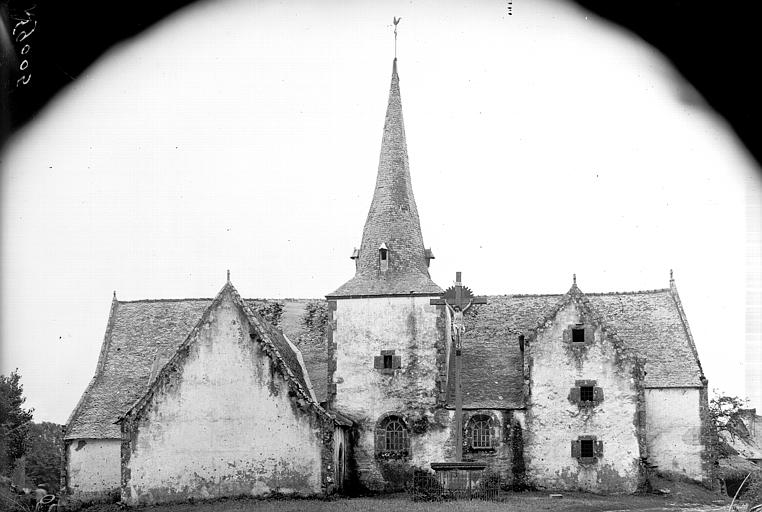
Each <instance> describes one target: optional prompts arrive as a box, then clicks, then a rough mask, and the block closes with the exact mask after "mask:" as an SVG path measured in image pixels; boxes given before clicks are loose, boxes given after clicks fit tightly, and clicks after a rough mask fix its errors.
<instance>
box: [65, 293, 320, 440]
mask: <svg viewBox="0 0 762 512" xmlns="http://www.w3.org/2000/svg"><path fill="white" fill-rule="evenodd" d="M212 300H213V299H169V300H139V301H118V300H116V299H114V300H113V302H112V305H111V312H110V315H109V321H108V325H107V328H106V334H105V336H104V340H103V346H102V348H101V354H100V357H99V360H98V365H97V367H96V372H95V376H94V377H93V379H92V380H91V382H90V384H89V385H88V387H87V389H86V390H85V392H84V394H83V395H82V397H81V398H80V400H79V403H78V404H77V406H76V407H75V409H74V411H73V412H72V414H71V416H70V417H69V419H68V421H67V431H66V439H82V438H94V439H101V438H106V439H118V438H120V437H121V433H120V429H119V426H118V425H115V424H114V422H115V421H116V420H117V419H118V418H119V417H120V416H121V415H123V414H124V413H125V412H126V411H127V410H128V409H129V408H130V407H131V406H132V405H133V404H134V403H135V402H136V401H137V400H138V399H139V398H140V397H141V396H142V395H143V394H144V393H145V392H146V390H147V389H148V386H149V384H150V382H152V380H153V379H154V378H155V377H156V375H157V374H158V372H159V371H160V370H161V368H162V367H163V366H164V365H165V364H166V363H167V361H169V359H170V358H171V357H172V356H173V354H174V353H175V351H176V350H177V348H178V347H179V346H180V344H181V343H182V342H183V341H184V340H185V339H186V338H187V336H188V334H189V333H190V332H191V330H192V329H193V327H194V326H195V325H196V323H197V322H198V321H199V319H200V318H201V316H202V314H203V313H204V311H205V310H206V309H207V308H208V307H209V305H210V304H211V303H212ZM262 302H263V301H262V300H256V299H247V300H246V303H247V304H248V305H249V306H251V307H252V309H255V310H256V307H257V306H258V305H260V304H262ZM284 302H285V308H284V313H283V316H282V317H281V325H282V327H283V330H284V332H285V334H286V336H288V337H289V338H291V337H292V336H294V337H293V338H291V339H294V340H299V339H300V338H305V337H306V336H308V335H309V334H310V333H309V332H307V331H308V330H307V329H305V328H303V327H300V326H299V309H300V307H301V308H302V309H303V308H304V305H305V304H306V303H307V301H290V302H289V301H284ZM272 331H273V330H269V331H268V332H269V333H272ZM274 339H275V340H277V341H275V343H277V344H278V349H279V352H280V353H281V354H284V358H285V359H286V360H287V361H288V365H289V367H291V368H292V369H295V370H296V371H295V373H296V374H301V370H300V368H301V365H300V364H298V358H297V356H296V354H294V351H293V349H291V348H290V347H289V346H288V343H287V342H286V341H285V340H283V339H282V337H281V336H277V335H275V336H274ZM323 352H325V351H323ZM303 358H304V366H305V367H306V368H307V371H308V372H309V373H310V374H312V373H313V372H314V374H315V375H321V374H322V375H327V355H325V356H324V357H320V355H319V354H318V350H315V349H314V348H313V349H311V350H310V351H309V352H308V355H307V356H303ZM299 378H300V379H301V381H302V382H303V384H304V386H305V387H308V379H309V377H308V376H303V375H299ZM309 381H311V382H312V383H313V390H314V391H315V395H316V399H317V400H318V402H321V401H324V400H325V394H326V379H325V377H324V378H317V379H309Z"/></svg>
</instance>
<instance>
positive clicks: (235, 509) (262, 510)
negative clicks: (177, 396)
mask: <svg viewBox="0 0 762 512" xmlns="http://www.w3.org/2000/svg"><path fill="white" fill-rule="evenodd" d="M670 491H671V492H670V494H669V495H666V496H658V495H653V494H649V495H634V496H631V495H625V496H596V495H592V494H585V493H568V492H564V493H560V494H562V495H563V497H562V498H551V497H550V494H551V493H548V492H526V493H506V494H505V495H504V496H502V497H501V500H500V501H498V502H484V501H457V502H413V501H411V500H410V499H409V498H408V497H407V496H406V495H404V494H400V495H388V496H382V497H374V498H336V499H331V500H299V499H295V500H289V499H277V500H276V499H272V500H256V499H231V500H224V501H216V502H204V503H193V504H177V505H162V506H155V507H147V508H141V509H137V510H138V511H139V512H301V511H310V512H408V511H409V512H434V511H436V512H450V511H452V512H456V511H458V512H498V511H499V512H539V511H554V512H576V511H591V512H603V511H620V512H623V511H641V512H670V511H677V510H680V511H685V512H687V511H692V512H699V511H700V512H710V511H711V512H719V511H721V510H727V508H728V503H729V501H730V500H729V499H728V498H727V497H723V496H720V495H719V494H716V493H713V492H710V491H707V490H706V489H703V488H701V487H698V486H695V485H691V484H680V483H674V482H671V483H670ZM84 512H123V511H122V509H120V508H119V506H118V505H108V506H100V507H91V508H88V509H86V511H84Z"/></svg>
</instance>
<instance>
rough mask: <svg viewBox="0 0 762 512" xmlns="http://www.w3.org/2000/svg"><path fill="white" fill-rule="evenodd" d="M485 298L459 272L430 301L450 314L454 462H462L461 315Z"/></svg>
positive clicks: (462, 327) (462, 324)
mask: <svg viewBox="0 0 762 512" xmlns="http://www.w3.org/2000/svg"><path fill="white" fill-rule="evenodd" d="M486 303H487V298H486V297H474V295H473V293H472V292H471V290H469V289H468V288H467V287H465V286H463V284H462V283H461V282H460V272H456V273H455V286H451V287H449V288H448V289H447V290H445V292H444V293H443V294H442V297H441V298H439V299H431V304H432V305H438V306H441V305H444V306H446V307H447V309H449V310H450V313H451V314H452V341H453V344H454V345H455V433H456V438H455V439H456V441H455V460H456V462H463V390H462V389H461V386H460V372H461V368H462V364H463V361H462V359H461V351H462V346H463V345H462V337H463V334H464V333H465V331H466V327H465V323H464V319H463V313H465V312H466V311H467V310H468V309H469V308H470V307H471V306H472V305H474V304H486Z"/></svg>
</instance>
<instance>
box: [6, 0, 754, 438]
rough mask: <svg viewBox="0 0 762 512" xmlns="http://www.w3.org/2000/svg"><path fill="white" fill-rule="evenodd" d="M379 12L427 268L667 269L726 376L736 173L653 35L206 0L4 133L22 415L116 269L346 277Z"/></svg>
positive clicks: (333, 281)
mask: <svg viewBox="0 0 762 512" xmlns="http://www.w3.org/2000/svg"><path fill="white" fill-rule="evenodd" d="M509 7H510V10H509ZM509 13H510V14H509ZM393 16H398V17H402V21H401V23H400V25H399V27H398V32H399V36H398V46H397V57H398V59H399V60H398V69H399V75H400V88H401V92H402V105H403V112H404V118H405V129H406V133H407V142H408V153H409V158H410V169H411V174H412V181H413V188H414V191H415V197H416V201H417V204H418V210H419V213H420V217H421V227H422V231H423V236H424V242H425V244H426V246H427V247H431V248H432V249H433V251H434V254H435V256H436V259H435V260H434V261H433V262H432V265H431V269H430V271H431V275H432V278H433V280H434V281H435V282H437V283H438V284H439V285H440V286H442V287H446V286H449V285H450V284H451V283H452V281H453V279H454V275H455V272H456V271H462V273H463V282H464V284H466V285H467V286H469V287H470V288H471V289H472V290H474V291H475V292H476V293H479V294H510V293H565V292H566V291H567V290H568V289H569V287H570V286H571V284H572V274H574V273H576V275H577V283H578V285H579V287H580V288H581V289H582V291H584V292H606V291H632V290H646V289H657V288H666V287H668V286H669V271H670V269H674V276H675V280H676V283H677V287H678V290H679V293H680V297H681V300H682V303H683V306H684V308H685V311H686V314H687V317H688V320H689V322H690V328H691V331H692V333H693V335H694V338H695V341H696V345H697V347H698V351H699V355H700V357H701V361H702V363H703V368H704V371H705V374H706V375H707V377H708V379H709V387H710V388H717V389H719V390H721V391H725V392H728V393H731V394H737V395H743V394H745V390H744V369H745V366H744V365H745V355H744V345H745V341H744V340H745V336H746V334H747V333H746V331H745V308H746V306H747V302H748V301H749V299H748V298H747V297H746V293H747V287H746V277H747V272H748V269H747V260H748V257H747V254H748V253H749V251H750V250H751V251H752V252H754V251H757V252H756V254H758V253H759V248H758V247H757V246H756V245H755V246H754V247H751V249H750V246H749V241H748V239H749V236H748V233H747V231H748V229H747V224H748V222H749V219H748V218H747V217H748V213H747V212H748V211H754V210H753V209H752V210H750V209H749V208H750V207H749V204H750V202H752V203H753V202H754V201H757V200H758V194H757V193H756V191H759V190H760V183H759V181H760V180H759V174H758V172H759V169H758V168H757V166H756V164H755V163H754V161H753V160H752V159H751V158H750V157H749V155H748V153H747V152H746V150H745V149H744V148H743V147H742V146H741V145H740V143H739V142H738V140H737V139H736V137H735V135H734V134H733V132H732V130H731V129H730V128H729V127H728V125H727V124H726V123H725V121H724V120H723V119H722V118H720V117H719V116H717V115H716V114H715V113H714V112H713V111H711V110H710V109H709V108H708V107H707V106H706V104H705V102H704V100H703V99H702V98H701V96H700V95H699V94H698V93H697V92H696V91H695V90H694V89H693V87H692V86H691V85H690V84H688V83H687V82H685V81H684V80H683V79H682V77H681V76H680V75H679V74H677V73H676V72H675V70H674V68H673V67H672V66H671V65H670V64H669V62H668V61H666V59H664V57H663V56H662V55H661V54H659V53H658V52H657V51H655V50H654V49H653V48H651V47H649V46H648V45H646V44H645V43H643V42H642V41H641V40H640V39H638V38H637V37H635V36H633V35H631V34H629V33H627V32H625V31H622V30H621V29H619V28H617V27H615V26H613V25H610V24H608V23H607V22H605V21H602V20H600V19H598V18H596V17H595V16H594V15H592V14H589V13H587V12H585V11H583V10H581V9H579V8H577V7H574V6H571V5H569V4H567V3H565V2H561V1H560V0H555V1H553V0H545V1H532V2H529V1H520V0H519V1H516V0H514V1H513V2H507V1H487V0H485V1H480V2H469V1H461V2H454V1H446V2H434V1H430V2H419V1H405V2H401V1H400V2H395V1H392V2H353V3H351V4H344V3H340V2H333V3H330V2H328V3H325V2H320V3H312V2H306V1H304V2H270V1H261V2H251V1H242V0H241V1H232V0H230V1H228V0H225V1H215V2H210V3H202V4H199V5H195V6H192V7H190V8H187V9H185V10H182V11H179V12H177V13H176V14H175V15H174V16H172V17H170V18H167V19H166V20H164V21H163V22H161V23H159V24H158V25H156V26H155V27H153V28H151V29H150V30H149V31H147V32H146V33H144V34H142V35H141V36H140V37H137V38H135V39H133V40H130V41H128V42H125V43H123V44H121V45H119V46H117V47H115V48H114V49H112V50H111V51H109V52H108V53H107V54H105V55H104V56H103V57H102V58H101V59H100V60H99V61H97V62H96V63H95V64H94V65H93V66H92V67H91V68H90V69H88V70H87V71H86V73H85V74H84V75H83V76H82V77H81V78H80V79H78V80H77V81H76V82H74V83H73V84H72V85H71V86H70V87H69V88H68V89H66V90H65V91H64V92H63V93H62V94H61V95H59V97H58V98H56V99H55V100H54V101H53V102H51V104H50V105H48V107H47V108H46V109H45V110H44V111H43V112H42V113H41V114H40V115H38V116H37V118H36V119H35V120H34V121H33V122H32V123H30V124H29V125H28V126H27V127H26V128H25V129H23V130H22V131H20V132H18V133H17V135H16V136H15V138H14V139H13V140H11V141H10V143H9V144H8V147H7V150H6V153H5V154H3V155H2V196H1V197H0V199H2V202H1V203H0V204H1V208H2V231H1V233H2V247H1V249H0V250H1V251H2V283H1V288H0V290H1V292H2V301H1V302H0V311H1V313H2V318H1V320H0V336H1V338H0V339H1V340H2V345H1V347H0V357H1V359H0V372H2V373H4V374H7V373H8V372H9V371H11V370H13V369H14V368H18V369H19V373H21V375H22V383H23V385H24V389H25V393H26V396H27V404H26V405H27V406H30V407H34V409H35V420H36V421H55V422H58V423H63V422H65V421H66V419H67V417H68V415H69V414H70V413H71V411H72V410H73V409H74V407H75V405H76V403H77V400H78V399H79V397H80V396H81V394H82V392H83V391H84V389H85V387H86V386H87V384H88V382H89V381H90V379H91V378H92V376H93V374H94V371H95V366H96V362H97V359H98V354H99V350H100V346H101V344H102V341H103V335H104V332H105V329H106V322H107V317H108V311H109V307H110V304H111V298H112V293H113V292H114V291H116V295H117V297H118V298H119V299H120V300H137V299H145V298H184V297H213V296H214V295H215V294H216V293H217V292H218V291H219V289H220V288H221V287H222V286H223V285H224V283H225V278H226V270H228V269H230V271H231V278H232V282H233V283H234V285H235V286H236V288H237V289H238V290H239V292H240V293H241V294H242V295H243V296H245V297H252V298H254V297H267V298H288V297H299V298H309V297H314V298H319V297H323V296H324V295H325V294H327V293H330V292H332V291H333V290H335V289H336V288H338V287H339V286H340V285H341V284H343V283H344V282H345V281H346V280H348V279H349V278H350V277H351V276H352V275H353V272H354V264H353V262H352V261H351V260H350V258H349V257H350V255H351V254H352V249H353V248H354V247H357V246H359V245H360V237H361V234H362V228H363V225H364V222H365V218H366V216H367V211H368V207H369V206H370V200H371V198H372V194H373V188H374V184H375V177H376V170H377V166H378V156H379V150H380V144H381V134H382V133H381V132H382V128H383V122H384V113H385V110H386V100H387V97H388V91H389V83H390V78H391V70H392V59H393V58H394V36H393V26H392V17H393ZM750 191H751V192H750ZM756 211H759V210H758V209H757V210H756ZM758 242H759V239H758V238H757V239H756V242H755V243H758ZM757 304H758V303H757ZM755 307H756V306H755ZM757 314H758V313H757ZM757 335H758V334H757ZM758 341H759V340H757V342H758ZM757 406H758V407H762V404H757Z"/></svg>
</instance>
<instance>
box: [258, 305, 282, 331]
mask: <svg viewBox="0 0 762 512" xmlns="http://www.w3.org/2000/svg"><path fill="white" fill-rule="evenodd" d="M256 309H257V313H259V314H260V315H261V316H262V318H264V319H265V320H267V321H268V322H270V323H271V324H272V325H274V326H275V327H279V326H280V317H281V316H282V315H283V303H282V302H263V303H261V304H259V305H257V307H256Z"/></svg>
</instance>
